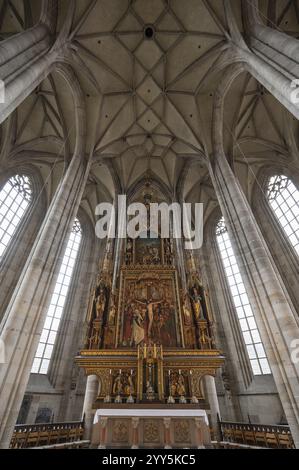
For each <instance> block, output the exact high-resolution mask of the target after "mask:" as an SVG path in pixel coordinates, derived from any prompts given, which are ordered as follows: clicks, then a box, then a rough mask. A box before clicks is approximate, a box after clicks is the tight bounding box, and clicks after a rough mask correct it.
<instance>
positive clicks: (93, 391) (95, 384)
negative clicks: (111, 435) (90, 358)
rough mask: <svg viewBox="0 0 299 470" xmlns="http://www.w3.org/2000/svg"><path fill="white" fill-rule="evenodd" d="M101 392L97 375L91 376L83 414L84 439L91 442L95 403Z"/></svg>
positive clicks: (87, 383)
mask: <svg viewBox="0 0 299 470" xmlns="http://www.w3.org/2000/svg"><path fill="white" fill-rule="evenodd" d="M98 390H99V379H98V376H97V375H89V376H88V377H87V382H86V390H85V396H84V404H83V413H82V418H83V417H84V421H85V427H84V439H86V440H90V439H91V434H92V426H93V419H94V414H95V410H93V408H92V407H93V403H94V402H95V400H96V399H97V396H98Z"/></svg>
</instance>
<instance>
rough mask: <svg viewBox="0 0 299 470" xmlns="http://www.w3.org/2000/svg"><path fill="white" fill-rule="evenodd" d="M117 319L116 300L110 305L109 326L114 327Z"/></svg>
mask: <svg viewBox="0 0 299 470" xmlns="http://www.w3.org/2000/svg"><path fill="white" fill-rule="evenodd" d="M115 317H116V306H115V303H114V300H112V301H111V305H110V310H109V317H108V323H109V325H114V323H115Z"/></svg>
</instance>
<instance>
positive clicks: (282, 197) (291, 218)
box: [267, 175, 299, 255]
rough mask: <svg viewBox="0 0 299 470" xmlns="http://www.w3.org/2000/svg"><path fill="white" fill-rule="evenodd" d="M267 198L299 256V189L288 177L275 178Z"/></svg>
mask: <svg viewBox="0 0 299 470" xmlns="http://www.w3.org/2000/svg"><path fill="white" fill-rule="evenodd" d="M267 196H268V200H269V203H270V206H271V208H272V209H273V211H274V213H275V215H276V217H277V219H278V220H279V223H280V225H281V226H282V228H283V230H284V232H285V234H286V236H287V237H288V239H289V241H290V243H291V244H292V246H293V247H294V249H295V251H296V252H297V254H298V255H299V191H298V189H297V188H296V186H295V185H294V184H293V183H292V181H291V180H290V178H288V177H287V176H284V175H278V176H273V177H272V178H270V181H269V184H268V194H267Z"/></svg>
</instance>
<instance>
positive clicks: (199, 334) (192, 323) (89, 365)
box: [76, 233, 223, 447]
mask: <svg viewBox="0 0 299 470" xmlns="http://www.w3.org/2000/svg"><path fill="white" fill-rule="evenodd" d="M145 235H146V236H140V237H139V238H137V239H135V240H132V239H130V238H127V239H126V240H125V241H124V243H123V247H122V252H121V253H118V254H117V256H118V265H119V270H118V272H115V269H114V263H115V261H116V258H115V253H114V254H113V250H112V249H111V244H109V249H108V250H107V253H106V256H105V259H104V261H103V265H102V268H101V270H100V272H99V275H98V277H97V280H96V283H95V286H94V288H93V291H92V293H91V297H90V305H89V309H88V314H87V319H86V331H87V334H86V339H85V348H84V349H83V350H82V351H80V353H79V356H78V357H77V358H76V362H77V363H78V364H79V365H80V366H81V367H83V368H84V369H85V371H86V373H87V374H88V375H89V374H96V375H97V376H98V377H99V383H100V387H99V394H98V398H97V401H96V402H95V403H94V406H95V408H101V409H102V408H105V409H107V408H109V409H113V408H116V409H119V408H121V407H123V408H124V409H128V407H129V408H130V409H132V419H133V421H132V422H131V421H130V420H126V419H117V420H113V421H112V420H111V425H109V429H108V434H107V436H109V439H108V440H109V442H110V444H111V445H112V446H114V445H116V446H117V445H119V446H120V447H121V446H125V445H128V442H129V441H130V439H131V437H132V440H133V441H134V440H136V439H137V437H136V436H137V435H138V436H139V438H138V439H139V440H140V439H141V441H142V442H143V445H144V446H147V445H150V442H152V443H155V440H157V442H160V444H161V442H162V441H161V439H162V440H163V439H166V440H167V439H172V441H173V442H176V443H177V444H181V445H182V446H184V445H190V442H191V440H190V439H191V437H192V439H193V438H194V432H195V431H194V429H197V428H196V426H197V425H196V423H195V421H194V419H195V417H190V413H189V415H188V410H189V412H190V410H191V409H193V410H201V409H202V408H205V407H206V406H207V397H205V396H204V392H203V387H202V378H203V377H204V375H206V374H208V375H213V376H215V374H216V370H217V369H218V368H219V367H221V365H222V364H223V357H222V355H221V352H220V351H219V350H218V349H217V347H216V344H215V335H214V320H213V315H212V312H211V308H210V302H209V296H208V293H207V290H206V289H205V288H204V287H203V284H202V280H201V276H200V273H199V271H198V270H197V269H196V267H195V262H194V259H193V258H192V254H190V255H188V257H187V258H186V261H185V268H186V279H185V280H184V279H182V278H180V276H179V274H178V273H179V272H182V271H180V270H179V269H178V264H177V263H178V259H179V257H178V256H177V253H176V251H175V249H174V245H175V244H174V240H172V239H170V238H166V239H165V238H164V239H162V238H160V235H159V234H156V236H155V234H153V233H145ZM119 257H120V258H121V259H119ZM140 406H141V407H143V409H144V407H145V408H149V409H152V407H157V406H158V407H162V408H163V409H168V408H171V409H176V408H177V409H186V410H187V411H186V416H187V415H188V416H189V417H188V419H174V418H173V419H172V420H171V419H170V418H169V419H170V424H169V419H168V418H167V419H166V418H165V419H163V420H162V421H163V426H164V427H165V432H164V433H161V426H160V424H158V422H157V421H155V420H152V419H146V420H143V421H142V424H138V423H139V420H138V419H137V418H136V417H134V413H133V410H134V409H136V407H140ZM162 408H161V410H162ZM161 412H162V411H161ZM148 416H149V417H150V414H149V415H148ZM162 416H163V414H162ZM191 416H192V413H191ZM132 423H133V424H132ZM136 423H137V424H136ZM132 426H133V427H132ZM103 429H104V428H103ZM155 429H157V431H155ZM195 434H196V433H195ZM128 436H131V437H130V438H128ZM134 436H135V437H134ZM163 436H164V438H163ZM165 436H166V437H165ZM167 436H168V437H167ZM192 442H193V441H192ZM192 445H193V444H192Z"/></svg>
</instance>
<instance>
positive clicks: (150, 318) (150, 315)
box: [135, 299, 163, 339]
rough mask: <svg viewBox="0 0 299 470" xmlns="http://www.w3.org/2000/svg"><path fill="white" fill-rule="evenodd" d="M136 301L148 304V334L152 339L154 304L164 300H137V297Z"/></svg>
mask: <svg viewBox="0 0 299 470" xmlns="http://www.w3.org/2000/svg"><path fill="white" fill-rule="evenodd" d="M135 302H138V303H139V304H142V305H145V306H146V309H147V317H148V328H147V336H148V338H149V339H150V338H151V330H152V325H153V320H154V311H153V307H154V305H159V304H161V303H162V302H163V300H158V301H154V300H153V299H150V300H137V299H135Z"/></svg>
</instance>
